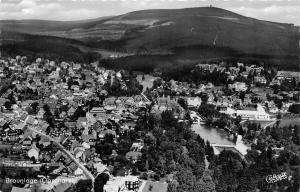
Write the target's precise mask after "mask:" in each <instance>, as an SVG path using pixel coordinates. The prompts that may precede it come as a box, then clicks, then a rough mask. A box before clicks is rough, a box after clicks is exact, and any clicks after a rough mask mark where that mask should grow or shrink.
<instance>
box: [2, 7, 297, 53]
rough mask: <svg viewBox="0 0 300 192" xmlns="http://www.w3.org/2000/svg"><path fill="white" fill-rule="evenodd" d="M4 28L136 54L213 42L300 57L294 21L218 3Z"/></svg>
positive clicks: (21, 23) (18, 22) (10, 22)
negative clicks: (237, 10) (245, 13)
mask: <svg viewBox="0 0 300 192" xmlns="http://www.w3.org/2000/svg"><path fill="white" fill-rule="evenodd" d="M0 27H1V29H2V30H4V31H8V32H17V33H19V34H30V35H38V36H43V37H49V36H53V37H58V38H62V39H71V40H75V41H77V42H80V43H82V44H84V45H86V46H87V47H93V48H99V49H107V50H114V51H120V52H129V53H133V54H154V53H157V52H167V53H169V52H170V51H171V50H173V49H174V48H176V47H193V46H212V47H228V48H231V49H234V50H237V51H239V52H241V53H242V54H259V55H260V54H262V55H268V56H271V57H272V56H283V57H284V56H292V57H299V56H300V54H299V53H300V49H299V39H300V38H299V37H300V31H298V30H299V29H298V28H297V27H296V26H294V25H293V24H288V23H278V22H272V21H264V20H259V19H255V18H251V17H246V16H243V15H240V14H237V13H234V12H231V11H228V10H225V9H221V8H216V7H196V8H184V9H150V10H139V11H133V12H129V13H126V14H122V15H117V16H111V17H100V18H97V19H90V20H81V21H48V20H0ZM4 39H5V37H4ZM24 39H25V38H24Z"/></svg>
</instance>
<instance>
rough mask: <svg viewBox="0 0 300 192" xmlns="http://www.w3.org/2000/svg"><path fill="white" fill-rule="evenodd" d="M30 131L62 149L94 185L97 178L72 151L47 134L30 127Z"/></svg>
mask: <svg viewBox="0 0 300 192" xmlns="http://www.w3.org/2000/svg"><path fill="white" fill-rule="evenodd" d="M28 129H29V130H30V131H32V132H35V133H36V134H38V135H41V136H43V137H46V138H48V139H49V140H50V141H52V142H54V143H55V144H56V145H57V146H58V147H59V148H60V150H61V151H62V152H64V153H65V154H66V155H67V156H68V157H69V158H70V159H72V160H73V161H74V162H75V163H76V164H77V166H78V167H80V168H81V169H82V171H83V173H84V174H85V175H86V176H87V177H88V178H90V179H91V180H92V183H94V181H95V178H94V176H93V174H92V173H91V172H90V171H89V170H88V169H87V168H86V167H85V166H84V165H82V164H81V163H80V162H79V161H78V159H76V158H75V157H74V156H73V155H72V154H71V153H70V151H68V150H66V149H65V147H64V146H62V145H61V144H60V143H59V142H57V141H56V140H55V139H53V138H52V137H50V136H49V135H46V134H45V133H42V132H40V131H37V130H36V129H34V128H30V127H28Z"/></svg>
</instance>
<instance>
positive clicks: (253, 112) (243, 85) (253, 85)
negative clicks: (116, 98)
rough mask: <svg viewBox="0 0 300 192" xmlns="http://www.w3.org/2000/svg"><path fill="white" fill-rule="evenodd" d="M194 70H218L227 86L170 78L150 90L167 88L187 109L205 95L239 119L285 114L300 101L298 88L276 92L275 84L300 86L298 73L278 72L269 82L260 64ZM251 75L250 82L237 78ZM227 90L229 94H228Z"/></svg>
mask: <svg viewBox="0 0 300 192" xmlns="http://www.w3.org/2000/svg"><path fill="white" fill-rule="evenodd" d="M195 68H196V69H198V70H202V71H205V72H207V73H212V72H213V71H215V70H216V71H221V72H225V73H226V74H227V78H228V80H230V82H231V83H229V84H227V85H228V86H226V87H225V86H215V85H213V84H212V83H209V82H208V83H207V84H199V85H195V84H190V83H187V82H179V81H174V80H170V81H168V82H165V81H162V85H160V86H159V87H156V88H155V89H154V90H153V92H154V93H157V94H164V93H166V90H167V91H168V92H169V93H171V95H172V99H174V100H177V99H178V98H184V99H185V100H186V101H187V103H188V106H189V107H190V108H197V107H199V106H200V105H201V103H202V100H201V98H203V97H201V96H203V95H205V97H206V98H207V101H206V102H207V103H208V104H213V105H215V106H216V108H217V109H219V110H220V112H222V113H226V114H229V115H231V116H233V117H237V116H241V117H242V119H251V120H272V119H274V117H275V116H276V114H278V113H288V109H289V107H290V106H291V105H293V104H296V103H299V101H300V96H299V91H297V90H296V89H295V88H294V89H295V90H291V91H288V92H287V91H279V92H278V91H275V90H273V89H272V86H273V85H274V84H277V85H280V84H281V83H282V82H283V81H288V82H294V83H295V84H296V85H298V86H299V78H300V72H290V71H278V72H277V74H276V75H275V77H274V78H273V79H272V81H269V82H268V81H267V80H266V78H265V76H264V73H263V71H264V70H265V69H264V68H263V67H261V66H260V67H257V66H256V65H251V66H246V65H244V64H243V63H237V66H234V67H228V66H227V67H225V66H224V65H223V64H222V63H220V64H198V65H196V66H195ZM249 75H251V76H252V78H251V79H250V80H251V81H250V82H244V81H240V79H241V78H237V77H238V76H239V77H240V76H242V77H244V78H245V79H247V77H248V76H249ZM226 89H227V90H229V92H230V94H228V91H227V90H226Z"/></svg>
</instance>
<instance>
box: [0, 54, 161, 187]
mask: <svg viewBox="0 0 300 192" xmlns="http://www.w3.org/2000/svg"><path fill="white" fill-rule="evenodd" d="M0 74H1V81H10V82H11V86H6V85H4V84H3V85H2V87H1V93H2V95H1V97H0V105H1V106H0V108H1V112H0V145H1V146H3V147H1V151H0V157H1V159H2V161H1V162H0V163H1V165H3V166H6V167H9V168H10V169H12V168H15V169H19V168H20V167H19V166H17V165H19V162H26V163H22V167H27V168H30V169H31V168H34V169H35V171H37V172H38V173H39V174H41V173H40V169H41V167H43V166H46V167H50V168H51V175H52V176H53V177H62V176H64V177H76V178H79V177H84V176H85V173H84V170H83V169H82V167H81V166H80V165H79V164H82V165H84V167H85V168H86V169H87V170H88V171H89V172H90V173H91V174H92V175H94V176H95V177H96V176H97V175H98V174H100V173H103V172H105V171H107V170H108V168H107V166H106V165H105V164H103V162H102V160H101V157H100V155H99V154H98V153H96V151H95V145H96V144H97V142H101V141H103V140H104V138H105V136H106V135H107V134H110V135H113V138H114V142H117V140H116V138H117V137H118V136H119V135H118V134H123V133H124V132H126V131H128V130H133V129H134V128H135V126H136V121H137V120H138V117H139V116H138V111H139V109H140V108H145V107H146V106H147V105H150V104H151V102H150V101H149V100H148V99H147V98H146V97H145V96H144V95H134V96H121V97H113V96H109V95H108V90H106V87H105V85H107V84H108V85H111V84H113V81H114V79H118V80H119V82H120V87H121V89H124V90H126V89H127V87H126V79H124V78H123V77H122V76H123V74H122V72H115V71H113V70H106V69H104V68H99V67H98V65H97V64H92V65H91V66H89V67H82V65H80V64H76V63H66V62H61V63H55V62H53V61H48V60H43V59H37V60H36V61H35V62H33V63H28V62H27V58H26V57H16V58H14V59H11V58H10V59H2V60H0ZM99 97H101V98H103V100H102V101H100V99H99ZM159 105H161V106H163V104H159ZM117 127H118V130H117ZM4 147H6V149H5V150H4ZM142 148H143V141H137V142H135V143H133V144H132V147H131V149H130V151H128V153H127V154H126V158H127V159H128V160H130V161H132V162H133V163H134V162H136V161H137V160H138V158H139V157H140V156H141V149H142ZM2 149H3V150H2ZM7 151H8V152H7ZM114 152H115V151H114ZM12 162H14V163H12ZM45 176H46V177H49V174H47V175H45ZM45 185H47V184H43V185H42V186H41V188H47V190H45V191H57V190H58V189H60V187H59V186H60V184H58V185H59V186H55V185H54V186H53V185H51V184H50V183H49V184H48V185H47V186H45ZM50 185H51V186H52V187H50V188H49V186H50ZM15 189H16V188H15ZM24 190H25V189H24Z"/></svg>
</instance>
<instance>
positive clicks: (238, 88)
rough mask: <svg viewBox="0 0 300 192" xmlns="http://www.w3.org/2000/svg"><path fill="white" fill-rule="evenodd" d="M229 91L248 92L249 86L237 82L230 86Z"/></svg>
mask: <svg viewBox="0 0 300 192" xmlns="http://www.w3.org/2000/svg"><path fill="white" fill-rule="evenodd" d="M228 86H229V89H232V90H235V91H246V90H247V85H246V83H244V82H235V83H233V84H229V85H228Z"/></svg>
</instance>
